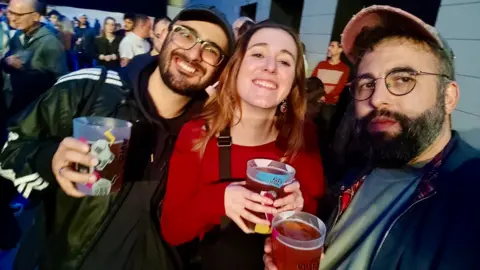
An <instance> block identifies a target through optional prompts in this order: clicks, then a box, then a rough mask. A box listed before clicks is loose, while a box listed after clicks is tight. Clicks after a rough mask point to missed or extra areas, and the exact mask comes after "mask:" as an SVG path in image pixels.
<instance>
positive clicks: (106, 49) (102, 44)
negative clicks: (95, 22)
mask: <svg viewBox="0 0 480 270" xmlns="http://www.w3.org/2000/svg"><path fill="white" fill-rule="evenodd" d="M115 24H116V21H115V19H114V18H112V17H107V18H105V21H104V22H103V31H102V33H101V35H100V37H98V38H97V39H96V40H95V59H96V60H97V64H98V65H101V66H104V67H106V68H107V69H111V70H118V69H119V68H120V55H119V53H118V48H119V47H120V42H121V41H122V38H121V37H119V36H116V35H115V34H114V33H115Z"/></svg>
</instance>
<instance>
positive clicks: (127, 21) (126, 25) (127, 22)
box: [115, 13, 136, 38]
mask: <svg viewBox="0 0 480 270" xmlns="http://www.w3.org/2000/svg"><path fill="white" fill-rule="evenodd" d="M135 16H136V15H135V14H133V13H125V15H124V16H123V29H122V28H120V29H119V30H117V32H115V35H116V36H119V37H122V38H123V37H125V36H126V35H127V33H129V32H131V31H132V30H133V27H134V26H135Z"/></svg>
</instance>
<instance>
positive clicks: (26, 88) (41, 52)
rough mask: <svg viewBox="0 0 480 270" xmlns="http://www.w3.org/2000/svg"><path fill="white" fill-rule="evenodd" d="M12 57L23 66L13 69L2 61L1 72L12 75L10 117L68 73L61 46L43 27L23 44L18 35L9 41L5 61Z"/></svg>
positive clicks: (20, 33) (23, 35) (19, 32)
mask: <svg viewBox="0 0 480 270" xmlns="http://www.w3.org/2000/svg"><path fill="white" fill-rule="evenodd" d="M11 55H16V56H18V57H19V58H20V59H21V60H22V61H23V63H24V65H23V67H22V68H20V69H15V68H13V67H11V66H9V65H8V64H6V62H5V60H3V61H2V66H3V69H4V70H5V72H7V73H10V75H11V76H10V78H11V85H12V91H13V99H14V101H13V102H14V103H13V104H12V106H13V108H11V109H12V110H13V111H12V112H11V113H9V114H10V115H12V114H15V113H17V112H18V111H19V110H21V109H23V107H25V106H27V105H28V104H29V103H30V102H32V101H34V100H35V99H37V97H38V96H40V95H41V94H42V93H44V92H45V91H46V90H48V89H49V88H50V87H52V86H53V84H54V83H55V81H56V80H57V78H58V77H60V76H62V75H64V74H66V73H67V71H68V69H67V60H66V54H65V48H64V47H63V45H62V42H61V41H60V40H59V39H58V37H57V36H56V35H55V34H54V33H53V32H52V31H51V30H50V29H48V27H47V26H45V25H43V24H42V26H41V27H40V28H39V29H38V30H37V32H36V33H35V34H34V35H33V36H32V37H31V38H30V39H29V40H28V42H25V34H24V33H23V32H22V31H17V33H15V35H14V36H13V37H12V39H11V40H10V50H9V51H8V53H7V55H6V56H5V58H7V57H9V56H11ZM16 98H17V102H16V101H15V99H16ZM18 99H21V101H19V100H18Z"/></svg>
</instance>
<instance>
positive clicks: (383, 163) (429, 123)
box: [359, 99, 445, 168]
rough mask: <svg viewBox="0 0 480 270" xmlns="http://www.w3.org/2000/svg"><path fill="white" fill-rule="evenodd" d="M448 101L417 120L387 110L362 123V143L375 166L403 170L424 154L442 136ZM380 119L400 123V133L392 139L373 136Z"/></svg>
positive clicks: (434, 107) (368, 117)
mask: <svg viewBox="0 0 480 270" xmlns="http://www.w3.org/2000/svg"><path fill="white" fill-rule="evenodd" d="M444 104H445V102H444V99H443V100H440V99H438V100H437V103H436V104H435V105H434V106H433V107H432V108H430V109H428V110H426V111H425V112H423V113H422V114H421V115H420V116H418V117H417V118H415V119H411V118H409V117H407V116H405V115H403V114H400V113H397V112H391V111H387V110H378V111H373V112H372V113H370V114H369V115H367V116H366V117H364V118H363V119H361V120H360V121H359V125H360V126H359V128H360V129H359V142H360V143H361V145H365V147H366V149H365V151H364V153H365V154H366V157H367V158H368V159H369V161H370V162H371V165H373V166H375V167H382V168H400V167H402V166H405V165H406V164H408V163H409V162H410V161H411V160H413V159H414V158H415V157H417V156H418V155H420V154H421V153H423V151H425V150H426V149H427V148H428V147H429V146H430V145H432V143H433V142H434V141H435V139H436V138H437V137H438V135H439V134H440V131H441V129H442V126H443V124H444V122H445V105H444ZM378 116H384V117H388V118H391V119H394V120H396V121H397V122H398V123H399V125H400V127H401V130H400V133H399V134H397V135H394V137H391V136H390V135H389V134H387V133H385V132H376V133H370V132H369V131H368V125H369V123H370V122H371V121H372V120H373V119H374V118H375V117H378Z"/></svg>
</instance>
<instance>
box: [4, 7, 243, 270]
mask: <svg viewBox="0 0 480 270" xmlns="http://www.w3.org/2000/svg"><path fill="white" fill-rule="evenodd" d="M14 1H17V0H14ZM189 35H195V37H198V38H199V39H201V40H208V41H209V43H208V44H210V45H211V46H214V47H216V48H220V49H221V52H222V53H221V55H220V56H219V58H221V59H222V61H221V62H217V63H214V65H211V64H208V63H212V62H210V61H209V60H211V59H210V58H206V57H202V55H203V53H199V52H201V51H204V52H205V53H207V54H208V53H209V52H210V50H208V48H209V47H207V46H206V45H207V44H205V43H204V44H203V45H204V46H203V48H205V49H201V48H202V46H201V45H200V44H198V39H197V38H195V39H185V37H186V36H187V37H188V36H189ZM233 47H234V38H233V31H232V30H231V27H230V24H229V23H228V21H227V20H226V17H225V15H224V14H223V13H221V12H220V11H218V9H216V8H214V7H208V8H206V7H205V6H188V7H186V8H185V9H183V10H182V11H181V12H180V13H179V14H178V15H177V17H176V18H175V19H174V20H173V22H172V28H171V29H170V30H169V33H168V35H167V38H166V39H165V44H164V46H163V47H162V51H161V52H160V55H161V57H151V58H149V59H147V60H148V61H145V62H143V63H141V64H139V65H138V66H135V67H132V66H130V65H129V66H128V67H127V68H126V69H124V70H123V71H127V72H126V73H123V72H122V73H118V72H115V71H109V72H108V73H107V74H106V78H105V81H104V82H103V83H99V80H100V77H101V76H100V74H101V70H100V69H98V68H92V69H83V70H79V71H77V72H73V73H71V74H68V75H66V76H64V77H62V78H60V79H59V80H58V82H57V84H56V85H55V86H54V87H52V88H51V89H50V90H49V91H48V92H47V93H46V94H45V95H44V96H42V97H41V98H40V99H39V100H38V101H37V102H36V103H35V105H34V106H33V107H32V108H31V110H29V111H28V112H27V113H26V114H25V115H24V116H23V117H22V118H21V119H18V121H16V122H15V123H14V124H13V125H12V126H11V127H10V129H9V130H10V133H9V141H8V145H7V147H6V148H5V149H4V150H3V151H2V153H1V154H0V164H1V165H0V166H1V169H0V175H2V176H4V177H6V178H7V179H8V181H10V182H11V183H17V184H18V185H15V189H16V190H17V191H18V192H19V193H21V195H22V196H24V197H25V198H28V199H29V200H30V201H31V202H32V204H33V203H34V202H36V201H38V200H43V201H44V202H45V208H46V211H45V212H41V215H40V218H38V219H37V220H36V222H35V224H33V226H35V227H34V228H32V229H31V230H30V231H32V232H37V231H38V232H42V234H41V237H42V238H43V237H44V239H46V243H45V242H38V240H37V239H38V237H37V235H36V234H34V235H33V239H32V238H28V237H27V236H26V238H25V240H24V241H23V242H22V244H20V251H19V255H18V256H17V257H16V262H15V263H16V264H17V267H16V268H14V269H39V270H52V269H88V270H105V269H108V270H123V269H132V270H133V269H135V270H137V269H143V270H172V269H183V268H181V267H180V265H178V264H177V256H176V255H177V254H176V251H175V250H174V249H173V248H172V247H170V246H168V245H167V244H166V243H165V241H164V240H163V239H162V237H161V235H160V233H159V232H160V228H159V219H160V217H159V215H160V214H161V208H160V204H161V202H162V200H163V196H164V192H165V185H166V177H167V170H166V169H167V167H168V162H169V160H170V156H171V152H172V150H173V145H174V143H175V140H176V138H177V136H178V133H179V131H180V128H181V127H182V125H183V124H185V123H186V122H187V121H188V120H190V119H191V118H192V117H194V116H195V115H196V114H197V113H198V112H199V111H200V110H201V108H202V106H203V104H204V101H205V97H206V94H205V92H204V90H205V87H206V86H207V85H210V84H212V83H213V82H214V81H216V80H218V76H219V75H220V73H221V70H222V69H223V68H224V66H225V64H226V63H227V61H228V58H229V57H230V55H231V51H232V50H233ZM206 61H208V63H207V62H206ZM192 69H193V72H192ZM100 86H101V87H100ZM93 91H98V92H96V95H97V97H96V98H93V99H91V98H92V96H91V95H93V94H95V92H93ZM88 100H92V101H93V104H92V106H89V107H87V108H85V106H86V105H85V104H86V103H88V102H87V101H88ZM82 110H85V111H84V113H82ZM80 115H82V116H100V117H113V118H118V119H123V120H127V121H130V122H131V123H133V127H132V134H131V137H130V142H129V144H130V147H129V150H128V153H127V155H126V156H127V160H126V161H125V173H124V179H125V181H124V182H123V183H124V185H123V186H122V189H121V190H120V192H119V193H113V194H110V195H108V196H97V197H85V194H83V193H82V192H80V191H79V190H78V189H77V188H76V183H87V182H89V181H91V180H89V179H91V177H92V176H93V175H90V174H83V173H78V172H75V171H74V170H72V169H71V167H70V165H69V164H74V163H81V164H83V165H85V166H89V164H91V162H93V163H95V160H94V157H93V156H91V155H89V154H88V153H89V146H88V144H86V143H84V142H82V141H80V140H77V139H74V138H71V136H72V128H73V118H76V117H79V116H80ZM21 179H24V180H27V181H28V180H30V181H28V187H25V185H24V183H26V182H22V181H20V182H19V181H16V180H21ZM65 215H66V216H68V217H70V218H65ZM43 221H45V222H47V224H48V225H51V226H52V227H51V230H50V232H53V233H50V234H46V232H45V231H41V230H40V228H42V224H43ZM43 225H44V224H43ZM38 257H40V258H38ZM38 263H39V264H38ZM25 264H28V266H25ZM32 265H33V266H32ZM27 267H28V268H27ZM36 267H38V268H36Z"/></svg>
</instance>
